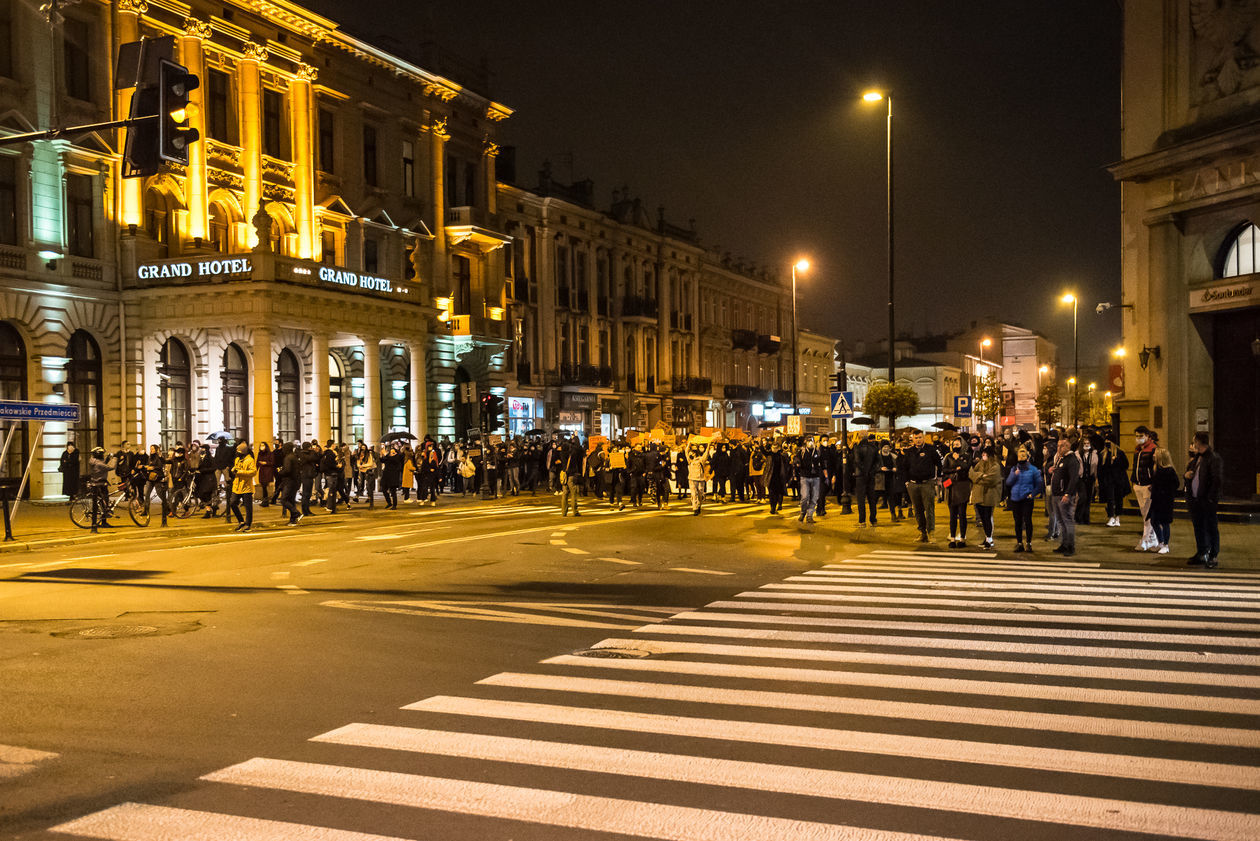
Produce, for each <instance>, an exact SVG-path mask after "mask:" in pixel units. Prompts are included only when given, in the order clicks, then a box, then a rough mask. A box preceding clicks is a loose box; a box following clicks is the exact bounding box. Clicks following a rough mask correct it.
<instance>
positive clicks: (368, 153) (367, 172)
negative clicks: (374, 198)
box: [363, 125, 376, 187]
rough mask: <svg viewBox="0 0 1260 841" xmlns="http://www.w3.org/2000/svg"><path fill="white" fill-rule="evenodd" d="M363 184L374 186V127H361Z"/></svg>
mask: <svg viewBox="0 0 1260 841" xmlns="http://www.w3.org/2000/svg"><path fill="white" fill-rule="evenodd" d="M363 183H365V184H367V185H368V186H369V187H375V186H376V126H369V125H365V126H364V127H363Z"/></svg>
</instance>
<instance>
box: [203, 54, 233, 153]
mask: <svg viewBox="0 0 1260 841" xmlns="http://www.w3.org/2000/svg"><path fill="white" fill-rule="evenodd" d="M231 81H232V80H231V78H230V77H229V76H228V74H226V73H224V72H223V71H221V70H207V71H206V132H207V133H208V134H209V135H210V136H211V137H213V138H214V139H215V140H221V141H223V142H224V143H230V142H232V139H233V132H232V123H231V120H230V117H231V114H232V112H231V111H230V110H229V108H228V102H229V101H230V100H229V96H230V94H229V91H230V87H229V86H230V85H231Z"/></svg>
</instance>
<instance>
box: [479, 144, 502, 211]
mask: <svg viewBox="0 0 1260 841" xmlns="http://www.w3.org/2000/svg"><path fill="white" fill-rule="evenodd" d="M498 154H499V144H497V143H493V142H491V140H490V137H489V135H487V136H486V138H485V140H483V141H482V143H481V185H482V191H483V192H482V201H483V203H484V205H485V208H486V213H488V214H491V215H493V214H494V213H497V212H498V211H497V206H498V198H499V195H498V194H499V191H498V189H497V186H498V185H497V184H496V183H495V175H494V159H495V157H496V156H497V155H498Z"/></svg>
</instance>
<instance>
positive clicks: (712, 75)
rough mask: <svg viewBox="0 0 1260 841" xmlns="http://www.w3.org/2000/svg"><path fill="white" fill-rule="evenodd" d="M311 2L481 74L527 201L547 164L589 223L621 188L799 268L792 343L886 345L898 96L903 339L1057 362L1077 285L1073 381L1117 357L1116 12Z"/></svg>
mask: <svg viewBox="0 0 1260 841" xmlns="http://www.w3.org/2000/svg"><path fill="white" fill-rule="evenodd" d="M306 5H308V6H310V7H311V8H313V9H315V10H317V11H319V12H322V13H324V14H327V15H328V16H329V17H331V18H333V19H334V20H337V21H339V22H341V23H343V24H344V25H345V27H346V28H347V29H349V30H351V31H354V32H355V33H356V34H360V35H361V36H363V37H366V38H371V39H374V40H375V39H386V38H393V39H399V40H401V41H403V42H404V43H408V42H414V43H417V44H419V43H423V42H436V43H438V44H439V45H440V46H441V47H442V49H444V50H450V51H453V52H454V53H455V54H457V55H460V56H462V57H464V58H465V59H467V60H468V61H470V62H471V63H474V64H475V63H476V62H479V61H480V60H481V59H482V58H483V57H484V58H485V59H486V61H487V63H488V66H489V69H490V73H491V83H490V89H489V94H490V95H491V96H492V97H493V98H494V99H496V100H498V101H500V102H502V103H504V104H505V105H508V106H509V107H511V108H514V109H516V114H515V115H514V116H513V117H512V118H511V119H510V120H509V121H508V122H507V123H506V126H505V129H504V138H503V142H505V143H507V144H512V145H515V146H516V147H517V170H518V178H517V181H518V182H519V183H520V184H521V185H522V186H525V187H533V186H535V185H536V183H537V176H536V172H537V170H538V168H539V166H540V165H541V163H542V161H543V160H544V159H549V160H550V161H551V163H552V166H553V173H554V176H555V177H556V178H557V179H559V180H561V181H569V180H579V179H583V178H591V179H593V180H594V181H595V187H596V195H597V198H598V204H599V206H600V207H601V208H604V209H606V208H607V207H608V204H609V202H610V198H611V194H612V191H613V190H614V189H619V188H621V187H623V186H628V187H629V188H630V191H631V194H632V195H637V196H639V197H641V198H642V199H643V202H644V205H645V206H646V207H647V208H648V209H649V210H650V212H651V213H652V214H653V217H655V211H656V208H657V207H658V206H661V205H663V206H664V207H665V209H666V215H667V217H668V218H669V220H670V221H671V222H674V223H675V224H680V225H684V226H685V225H686V224H687V223H688V220H690V219H692V218H694V219H695V220H696V224H697V228H698V230H699V233H700V236H701V239H702V241H703V243H704V244H706V245H711V246H718V247H720V248H722V249H723V250H729V251H731V252H732V253H733V254H734V255H737V256H739V257H742V258H744V259H746V260H749V261H752V262H756V263H764V264H771V265H778V266H781V267H782V269H783V271H784V273H786V272H787V267H788V266H789V265H790V263H791V262H792V260H793V259H794V257H795V256H797V255H807V256H809V257H810V258H811V259H812V261H813V262H814V263H815V265H816V270H815V271H814V272H813V273H811V274H810V275H809V277H808V278H804V277H802V281H803V282H802V285H801V287H800V289H801V298H800V309H801V313H802V315H803V317H802V326H803V327H809V328H813V329H817V330H821V331H824V332H827V333H828V334H830V335H834V336H836V337H840V338H845V339H852V340H856V339H862V338H879V337H880V336H882V335H885V334H886V323H887V322H886V309H885V303H886V297H885V289H886V277H887V275H886V262H885V203H884V189H885V187H884V176H885V165H884V154H885V122H884V115H885V111H884V105H883V103H876V104H874V105H868V104H865V103H863V102H861V100H860V95H861V93H862V92H863V91H864V90H865V89H866V88H868V87H870V86H874V85H878V86H882V87H886V88H890V89H891V90H892V91H893V92H894V181H895V189H896V199H895V210H896V252H897V258H896V269H897V287H898V291H897V316H898V329H899V332H900V331H903V330H913V331H916V332H922V331H924V330H931V331H945V330H951V329H956V328H961V327H965V326H968V324H969V322H970V321H971V320H972V319H975V318H979V317H984V316H989V315H992V316H996V317H999V318H1003V319H1007V320H1011V321H1014V322H1017V323H1020V324H1023V325H1024V326H1026V327H1030V328H1033V329H1035V330H1038V331H1040V332H1043V333H1045V334H1046V335H1048V336H1050V338H1051V339H1052V340H1054V341H1056V342H1058V344H1059V347H1060V360H1061V362H1062V363H1064V364H1070V363H1071V340H1072V316H1071V309H1070V307H1065V306H1063V305H1061V304H1059V303H1058V302H1057V301H1058V297H1059V295H1060V294H1061V293H1062V292H1063V290H1065V289H1067V288H1075V289H1078V290H1079V291H1080V297H1081V302H1082V303H1081V310H1080V334H1081V359H1082V365H1083V366H1087V365H1089V364H1090V363H1091V362H1095V361H1100V360H1099V355H1100V354H1103V353H1105V351H1106V348H1108V347H1110V346H1112V345H1114V344H1116V343H1118V341H1119V336H1120V324H1119V314H1118V313H1119V310H1118V308H1117V309H1113V310H1111V311H1109V312H1108V313H1106V314H1104V315H1101V316H1099V315H1096V314H1095V311H1094V307H1095V305H1096V304H1097V303H1098V302H1100V301H1112V302H1115V303H1119V288H1120V281H1119V271H1120V258H1119V246H1120V235H1119V214H1120V201H1119V186H1118V185H1117V184H1116V183H1115V182H1114V181H1113V180H1112V178H1111V176H1110V175H1109V174H1108V173H1107V172H1106V170H1105V167H1106V166H1107V165H1108V164H1111V163H1114V162H1115V161H1116V160H1117V159H1118V158H1119V148H1120V142H1119V132H1120V117H1119V113H1120V49H1121V38H1120V23H1121V13H1120V8H1119V3H1118V2H1116V0H1017V2H1011V0H1002V1H1001V2H994V1H992V0H952V2H947V0H934V1H930V0H886V2H881V3H873V2H869V0H866V2H856V1H854V2H850V1H849V0H799V2H790V1H789V0H783V1H782V2H772V1H771V0H721V2H718V0H669V2H663V1H662V0H637V2H633V3H631V2H620V0H617V1H616V2H608V0H604V2H591V0H582V2H578V0H545V2H524V1H523V0H515V1H514V2H508V0H482V2H469V3H454V2H427V0H355V2H354V3H349V2H346V0H308V2H307V3H306ZM382 46H385V44H382ZM452 75H453V76H454V75H455V74H452ZM456 78H457V80H458V77H457V76H456Z"/></svg>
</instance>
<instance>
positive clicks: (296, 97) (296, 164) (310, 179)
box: [289, 63, 327, 440]
mask: <svg viewBox="0 0 1260 841" xmlns="http://www.w3.org/2000/svg"><path fill="white" fill-rule="evenodd" d="M317 73H318V71H317V70H316V69H315V68H314V67H312V66H311V65H309V64H301V63H299V64H298V68H297V76H295V77H294V78H293V79H292V80H290V82H289V105H290V110H291V112H292V114H293V129H292V139H293V146H292V149H293V216H294V218H293V221H294V224H295V226H296V227H297V235H298V256H299V257H301V258H302V259H304V260H311V259H314V257H315V255H316V254H317V253H319V248H320V244H319V242H318V241H317V232H316V230H315V140H314V132H313V131H312V130H311V116H312V115H313V114H314V113H315V101H314V98H313V97H312V95H311V83H312V82H314V81H315V78H316V75H317ZM320 440H327V436H322V437H321V439H320Z"/></svg>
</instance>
